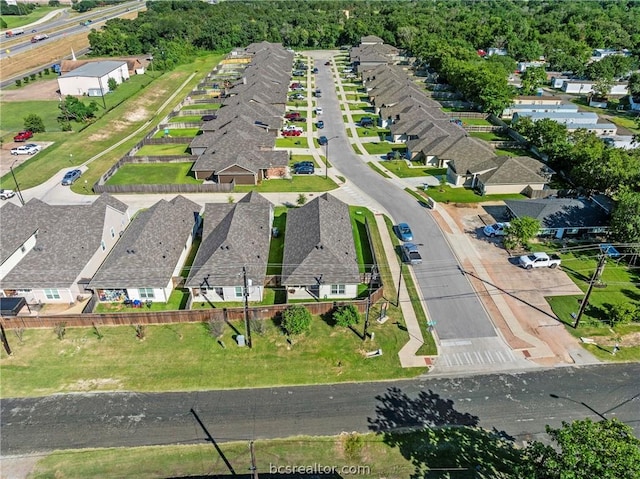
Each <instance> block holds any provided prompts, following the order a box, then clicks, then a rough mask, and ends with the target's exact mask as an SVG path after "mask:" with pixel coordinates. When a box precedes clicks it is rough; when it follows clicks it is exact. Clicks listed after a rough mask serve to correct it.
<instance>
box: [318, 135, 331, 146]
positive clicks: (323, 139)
mask: <svg viewBox="0 0 640 479" xmlns="http://www.w3.org/2000/svg"><path fill="white" fill-rule="evenodd" d="M327 143H329V140H328V139H327V137H326V136H321V137H320V138H318V144H319V145H326V144H327Z"/></svg>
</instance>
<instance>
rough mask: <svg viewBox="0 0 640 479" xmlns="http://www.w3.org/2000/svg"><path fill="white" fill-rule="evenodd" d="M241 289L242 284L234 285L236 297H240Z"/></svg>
mask: <svg viewBox="0 0 640 479" xmlns="http://www.w3.org/2000/svg"><path fill="white" fill-rule="evenodd" d="M243 290H244V288H243V287H242V286H236V298H242V293H243Z"/></svg>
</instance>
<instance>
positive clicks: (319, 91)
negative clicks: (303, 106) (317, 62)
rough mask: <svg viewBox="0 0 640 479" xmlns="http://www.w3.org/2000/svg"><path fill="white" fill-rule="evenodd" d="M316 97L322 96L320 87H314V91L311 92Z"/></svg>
mask: <svg viewBox="0 0 640 479" xmlns="http://www.w3.org/2000/svg"><path fill="white" fill-rule="evenodd" d="M313 94H314V95H315V97H316V98H322V90H320V88H316V91H314V92H313Z"/></svg>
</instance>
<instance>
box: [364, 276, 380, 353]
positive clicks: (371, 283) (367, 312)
mask: <svg viewBox="0 0 640 479" xmlns="http://www.w3.org/2000/svg"><path fill="white" fill-rule="evenodd" d="M376 274H377V268H376V265H373V266H372V267H371V276H370V277H369V286H368V293H369V294H368V295H367V310H366V312H365V314H364V335H363V336H362V340H363V341H366V340H367V333H368V330H369V310H370V309H371V287H372V286H373V278H374V277H375V275H376Z"/></svg>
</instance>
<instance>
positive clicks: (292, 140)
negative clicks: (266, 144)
mask: <svg viewBox="0 0 640 479" xmlns="http://www.w3.org/2000/svg"><path fill="white" fill-rule="evenodd" d="M276 147H278V148H309V142H308V140H307V137H306V136H290V137H286V138H276Z"/></svg>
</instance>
